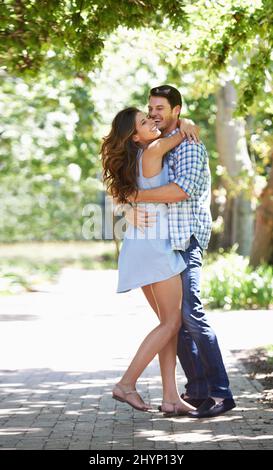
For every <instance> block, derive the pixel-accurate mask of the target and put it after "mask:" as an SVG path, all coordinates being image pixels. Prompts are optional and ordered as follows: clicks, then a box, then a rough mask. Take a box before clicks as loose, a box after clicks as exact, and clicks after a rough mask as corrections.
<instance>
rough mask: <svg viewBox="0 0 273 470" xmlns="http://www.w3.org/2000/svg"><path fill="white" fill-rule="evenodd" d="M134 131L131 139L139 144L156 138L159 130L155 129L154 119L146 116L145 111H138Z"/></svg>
mask: <svg viewBox="0 0 273 470" xmlns="http://www.w3.org/2000/svg"><path fill="white" fill-rule="evenodd" d="M135 122H136V133H135V134H134V135H133V140H134V141H135V142H138V143H140V144H143V145H145V144H147V143H149V142H151V141H153V140H155V139H157V138H158V137H159V136H160V134H161V132H160V130H159V129H157V127H156V125H155V123H154V121H153V120H152V119H151V118H148V117H147V115H146V114H145V113H142V112H141V111H139V112H138V113H137V114H136V121H135Z"/></svg>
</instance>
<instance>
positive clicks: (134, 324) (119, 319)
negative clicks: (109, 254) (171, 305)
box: [0, 270, 273, 450]
mask: <svg viewBox="0 0 273 470" xmlns="http://www.w3.org/2000/svg"><path fill="white" fill-rule="evenodd" d="M115 283H116V272H115V271H107V272H96V271H75V270H65V271H64V272H63V275H62V277H61V279H60V282H59V283H58V284H57V285H55V286H49V287H45V291H44V292H42V293H41V292H40V293H33V294H26V295H20V296H16V297H7V298H1V299H0V320H2V321H1V332H0V448H2V449H91V450H93V449H94V450H95V449H151V450H163V449H170V450H186V449H194V450H198V449H273V410H272V409H271V410H270V409H268V408H265V407H263V406H262V405H261V404H260V402H259V396H260V392H259V386H258V385H257V383H256V382H255V381H250V380H248V379H247V378H246V376H245V372H244V370H243V369H242V366H241V365H240V364H238V362H237V361H236V358H235V356H234V355H233V354H232V353H231V352H230V349H232V350H234V349H239V348H242V349H243V348H248V347H255V346H258V345H262V344H267V343H270V342H272V339H271V334H272V331H273V312H268V311H263V312H262V311H261V312H237V313H236V312H228V313H223V312H218V313H215V312H213V313H209V317H210V321H211V323H212V324H213V326H214V327H215V329H216V331H217V334H218V338H219V340H220V344H221V346H222V349H223V353H224V357H225V363H226V365H227V367H228V371H229V376H230V380H231V386H232V390H233V392H234V395H235V398H236V401H237V404H238V406H237V408H236V409H235V410H233V411H231V412H229V413H227V414H226V415H222V416H219V417H217V418H215V419H203V420H193V419H190V418H187V417H180V418H170V419H166V418H163V417H162V415H160V413H156V412H155V413H141V412H138V411H135V410H133V409H131V408H129V407H128V406H127V405H124V404H122V403H119V402H116V401H114V400H112V398H111V389H112V386H113V384H114V383H115V382H116V380H117V379H118V377H120V375H121V373H122V371H123V370H124V369H125V368H126V365H127V364H128V362H129V359H130V357H131V356H132V355H133V353H134V351H135V350H136V348H137V346H138V345H139V343H140V341H141V339H142V338H143V337H144V335H145V334H146V333H147V332H148V331H150V329H151V328H152V327H153V326H154V325H155V324H156V320H155V316H154V315H153V313H152V311H151V310H150V309H149V308H148V307H147V306H146V303H145V299H144V297H143V296H142V293H141V292H140V291H133V292H132V293H129V294H125V295H116V294H115ZM179 383H180V384H181V390H182V389H183V383H184V376H183V374H182V373H181V374H180V371H179ZM139 390H140V392H141V393H143V395H144V397H145V399H147V400H149V401H151V403H153V404H154V405H155V406H156V405H157V404H159V403H160V400H161V386H160V376H159V368H158V364H157V360H155V361H153V363H152V364H151V365H150V366H149V367H148V368H147V370H146V371H145V373H144V374H143V376H142V378H141V380H140V381H139Z"/></svg>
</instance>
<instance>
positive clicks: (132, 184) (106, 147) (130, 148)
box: [101, 108, 139, 203]
mask: <svg viewBox="0 0 273 470" xmlns="http://www.w3.org/2000/svg"><path fill="white" fill-rule="evenodd" d="M138 112H139V110H138V109H137V108H126V109H123V110H122V111H120V112H119V113H118V114H117V115H116V117H115V118H114V120H113V122H112V128H111V131H110V133H109V134H108V135H107V136H106V137H104V139H103V144H102V147H101V156H102V167H103V181H104V183H105V184H106V187H107V190H108V192H109V193H110V194H111V195H112V196H113V197H114V198H117V200H118V202H121V203H125V202H127V198H128V196H130V195H131V194H133V193H135V192H137V158H136V157H137V152H138V150H139V147H138V146H137V144H136V143H135V142H134V141H133V139H132V136H133V135H134V134H135V132H136V124H135V120H136V114H137V113H138Z"/></svg>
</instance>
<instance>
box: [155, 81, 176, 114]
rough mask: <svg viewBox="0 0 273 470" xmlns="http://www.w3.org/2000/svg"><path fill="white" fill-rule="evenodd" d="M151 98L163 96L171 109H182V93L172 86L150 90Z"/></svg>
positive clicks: (162, 86)
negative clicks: (179, 107)
mask: <svg viewBox="0 0 273 470" xmlns="http://www.w3.org/2000/svg"><path fill="white" fill-rule="evenodd" d="M150 96H161V97H162V98H166V99H167V100H168V102H169V103H170V106H171V108H172V109H173V108H174V107H175V106H178V105H179V106H181V107H182V96H181V94H180V92H179V91H178V90H177V89H176V88H174V87H173V86H171V85H161V86H157V87H155V88H152V89H151V90H150Z"/></svg>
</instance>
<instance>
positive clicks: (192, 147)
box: [170, 139, 207, 156]
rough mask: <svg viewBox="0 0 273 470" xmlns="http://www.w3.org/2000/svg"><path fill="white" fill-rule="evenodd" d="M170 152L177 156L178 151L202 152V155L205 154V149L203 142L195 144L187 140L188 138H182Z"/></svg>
mask: <svg viewBox="0 0 273 470" xmlns="http://www.w3.org/2000/svg"><path fill="white" fill-rule="evenodd" d="M170 153H172V154H174V156H179V154H180V153H191V154H194V153H198V154H200V153H202V154H204V155H207V149H206V147H205V145H204V144H203V142H199V143H198V144H196V143H195V142H189V141H188V139H186V140H183V142H181V143H180V144H179V145H177V147H175V148H174V149H173V150H171V152H170Z"/></svg>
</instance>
